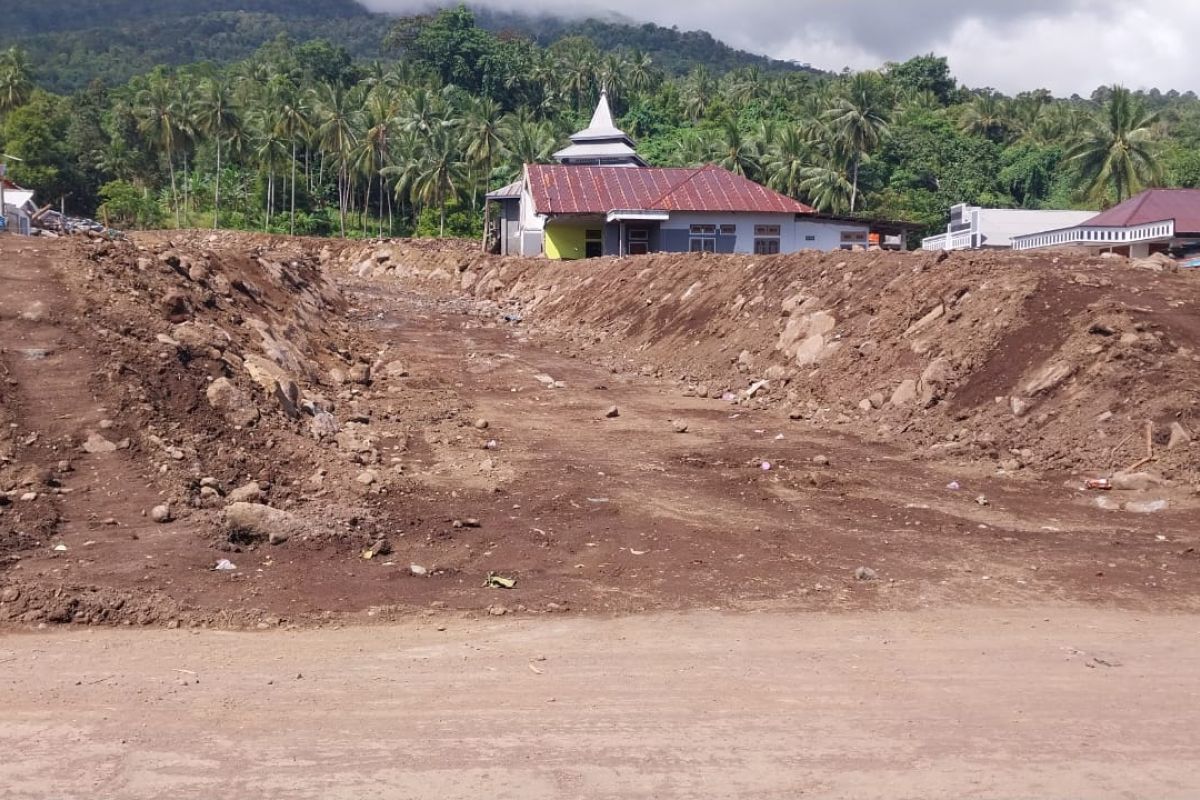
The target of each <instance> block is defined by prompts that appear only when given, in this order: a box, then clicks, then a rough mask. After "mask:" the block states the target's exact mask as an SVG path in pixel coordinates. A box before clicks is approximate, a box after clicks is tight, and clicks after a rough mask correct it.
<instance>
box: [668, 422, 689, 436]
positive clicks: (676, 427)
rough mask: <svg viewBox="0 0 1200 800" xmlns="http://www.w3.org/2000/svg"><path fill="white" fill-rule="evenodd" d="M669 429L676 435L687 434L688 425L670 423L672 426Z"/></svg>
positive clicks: (684, 423)
mask: <svg viewBox="0 0 1200 800" xmlns="http://www.w3.org/2000/svg"><path fill="white" fill-rule="evenodd" d="M671 428H672V429H673V430H674V431H675V432H676V433H687V432H688V424H687V423H686V422H675V423H672V425H671Z"/></svg>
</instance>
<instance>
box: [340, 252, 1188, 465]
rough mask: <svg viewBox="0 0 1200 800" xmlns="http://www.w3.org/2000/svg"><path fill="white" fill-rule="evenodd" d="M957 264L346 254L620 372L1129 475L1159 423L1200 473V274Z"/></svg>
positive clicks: (949, 447)
mask: <svg viewBox="0 0 1200 800" xmlns="http://www.w3.org/2000/svg"><path fill="white" fill-rule="evenodd" d="M947 256H948V254H944V253H943V254H926V253H913V254H895V253H880V252H858V253H833V254H815V253H814V254H800V255H795V256H780V257H774V258H750V257H738V256H729V257H713V256H701V257H696V256H652V257H646V258H637V259H626V260H605V261H595V262H588V263H586V264H583V263H575V264H556V263H551V262H545V261H521V260H517V259H509V260H503V259H494V258H489V257H483V256H480V255H478V254H476V253H474V252H473V251H472V250H471V249H470V248H469V247H467V246H465V245H462V246H458V247H446V248H443V249H442V250H441V251H440V252H437V251H435V252H432V253H431V252H430V250H429V248H428V246H420V245H412V244H410V243H393V244H391V245H389V246H387V247H384V248H374V247H372V248H363V249H360V250H357V251H347V252H345V253H344V254H343V256H342V260H343V262H344V263H345V264H346V265H347V266H348V268H349V269H350V270H352V271H354V272H356V273H358V274H369V275H375V276H380V277H385V278H386V277H389V276H390V277H391V278H396V277H398V278H399V279H400V280H402V281H404V280H407V281H413V280H416V281H419V282H420V283H421V284H422V285H425V286H438V285H441V286H448V287H450V289H451V291H462V292H465V293H469V294H470V295H472V296H474V297H477V298H485V299H490V300H494V301H497V302H498V303H500V304H502V305H503V306H504V307H506V308H508V309H509V310H510V312H513V313H518V314H520V315H522V316H523V317H524V318H525V320H526V322H527V323H530V324H534V325H536V326H539V327H542V328H545V329H547V330H550V331H552V332H553V333H555V334H556V335H559V336H564V337H568V338H570V339H571V340H573V342H574V343H575V347H576V350H577V352H578V353H580V354H584V355H586V357H588V358H590V359H596V360H601V361H603V362H604V363H606V364H608V365H610V366H612V367H613V368H614V369H618V370H634V371H640V372H642V373H644V374H654V375H662V376H665V377H667V378H668V379H671V380H674V381H675V382H676V383H677V385H678V386H679V387H680V388H681V389H682V390H683V391H685V392H687V393H699V394H708V395H709V396H712V397H721V396H722V395H725V394H726V393H729V392H733V393H735V394H737V395H739V397H740V399H741V400H742V401H743V402H746V403H749V404H750V405H768V404H783V406H784V407H785V408H786V409H788V410H789V411H791V412H792V414H793V415H794V416H796V417H800V418H803V419H806V420H811V421H812V422H813V423H814V424H816V425H817V426H819V427H833V428H840V429H847V430H852V431H853V432H854V433H855V434H856V435H858V436H862V437H865V438H867V439H871V440H879V441H888V442H893V441H894V442H897V443H900V444H902V445H903V446H906V447H913V448H919V449H920V450H921V452H923V453H924V454H926V455H930V456H937V457H941V456H951V457H961V458H965V459H970V460H975V459H987V460H990V461H991V462H992V463H993V464H996V465H997V466H1001V465H1002V466H1004V468H1005V469H1009V470H1010V471H1011V470H1014V469H1019V468H1021V467H1023V466H1030V467H1035V468H1039V469H1047V468H1048V469H1056V470H1067V471H1080V472H1084V473H1088V474H1095V475H1101V474H1110V473H1111V472H1112V471H1113V470H1114V469H1119V468H1121V467H1123V466H1129V465H1132V464H1134V463H1136V462H1138V461H1140V460H1141V459H1143V458H1144V457H1145V456H1146V455H1147V452H1148V451H1147V445H1146V426H1147V424H1149V425H1150V426H1151V438H1152V440H1153V445H1154V446H1153V454H1154V456H1155V461H1154V463H1153V465H1152V469H1153V470H1154V471H1155V472H1157V473H1158V474H1160V475H1161V476H1163V477H1165V478H1168V479H1174V480H1178V481H1181V482H1185V483H1195V482H1196V481H1197V480H1200V459H1197V457H1196V454H1195V450H1194V449H1192V448H1191V447H1190V446H1189V445H1190V437H1191V436H1192V435H1195V434H1200V405H1198V403H1200V270H1198V271H1192V272H1186V271H1185V272H1178V273H1176V272H1168V271H1161V270H1162V266H1161V265H1160V264H1158V263H1157V262H1153V261H1151V262H1143V263H1138V262H1129V261H1127V260H1125V259H1116V260H1109V259H1100V258H1087V257H1081V256H1077V255H1071V254H1060V255H1053V254H1038V255H1020V254H1011V253H1003V254H985V253H964V254H953V255H949V256H948V257H947ZM755 386H758V387H759V388H758V389H757V390H756V391H754V394H753V397H747V395H748V394H750V392H749V391H748V390H750V389H751V387H755ZM1172 436H1174V439H1175V442H1174V447H1170V445H1171V442H1172Z"/></svg>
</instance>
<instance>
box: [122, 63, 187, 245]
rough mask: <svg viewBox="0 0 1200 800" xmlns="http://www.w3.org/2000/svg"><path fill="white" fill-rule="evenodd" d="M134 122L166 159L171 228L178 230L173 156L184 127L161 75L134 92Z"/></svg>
mask: <svg viewBox="0 0 1200 800" xmlns="http://www.w3.org/2000/svg"><path fill="white" fill-rule="evenodd" d="M133 113H134V116H135V117H136V118H137V121H138V130H139V131H140V132H141V134H142V135H143V136H145V137H146V138H147V139H149V140H150V142H151V143H152V144H153V145H154V147H155V148H156V149H157V150H158V152H159V154H160V155H161V156H162V157H163V158H165V159H166V161H167V169H168V171H169V172H170V174H171V205H172V206H173V207H174V209H175V224H176V226H179V225H181V224H182V220H181V219H180V217H179V202H178V193H179V190H178V184H177V181H176V179H175V152H176V148H177V147H178V145H179V143H180V141H181V140H182V139H183V136H184V131H183V128H184V123H185V120H184V119H183V117H182V115H181V113H180V108H179V98H178V95H177V93H176V91H175V87H174V86H173V85H172V83H171V80H170V78H168V77H167V76H166V75H164V74H163V73H161V72H159V73H155V74H154V75H152V76H151V78H150V82H149V84H148V85H147V86H146V88H145V89H142V90H141V91H140V92H138V95H137V100H136V104H135V106H134V109H133Z"/></svg>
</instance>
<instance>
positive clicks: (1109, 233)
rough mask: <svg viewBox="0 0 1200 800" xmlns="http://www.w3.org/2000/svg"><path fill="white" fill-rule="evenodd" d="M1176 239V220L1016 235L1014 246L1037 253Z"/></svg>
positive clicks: (1092, 226) (1014, 247)
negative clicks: (1039, 251) (1042, 250)
mask: <svg viewBox="0 0 1200 800" xmlns="http://www.w3.org/2000/svg"><path fill="white" fill-rule="evenodd" d="M1173 236H1175V220H1173V219H1167V220H1162V221H1160V222H1147V223H1145V224H1143V225H1133V226H1130V227H1127V228H1118V227H1110V226H1103V225H1081V226H1079V227H1077V228H1064V229H1062V230H1057V231H1044V232H1042V233H1031V234H1027V235H1025V236H1014V237H1013V240H1012V244H1013V249H1014V250H1036V249H1038V248H1040V247H1070V246H1072V245H1083V246H1084V247H1120V246H1122V245H1128V244H1135V243H1137V242H1151V241H1155V240H1158V239H1170V238H1172V237H1173Z"/></svg>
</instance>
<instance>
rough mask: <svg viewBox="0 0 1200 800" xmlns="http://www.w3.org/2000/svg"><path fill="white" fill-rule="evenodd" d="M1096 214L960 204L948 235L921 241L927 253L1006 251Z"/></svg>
mask: <svg viewBox="0 0 1200 800" xmlns="http://www.w3.org/2000/svg"><path fill="white" fill-rule="evenodd" d="M1095 215H1096V212H1094V211H1030V210H1028V209H1023V208H980V207H978V206H971V205H967V204H966V203H960V204H959V205H956V206H953V207H952V208H951V209H950V224H949V225H947V226H946V232H945V233H940V234H938V235H937V236H930V237H929V238H927V239H925V240H923V241H922V242H921V247H922V248H924V249H925V250H985V249H991V250H1005V249H1009V248H1011V247H1013V245H1014V240H1015V239H1018V238H1020V237H1022V236H1027V235H1029V234H1032V233H1037V232H1039V231H1048V230H1057V229H1061V228H1069V227H1072V226H1074V225H1078V224H1080V223H1082V222H1084V221H1086V220H1088V219H1089V218H1091V217H1094V216H1095Z"/></svg>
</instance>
